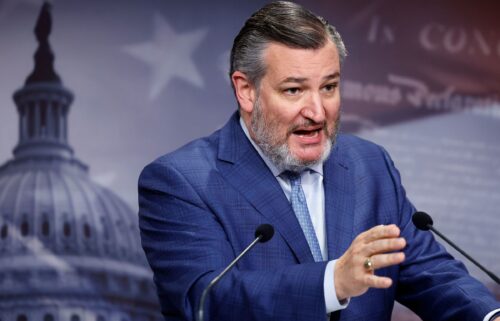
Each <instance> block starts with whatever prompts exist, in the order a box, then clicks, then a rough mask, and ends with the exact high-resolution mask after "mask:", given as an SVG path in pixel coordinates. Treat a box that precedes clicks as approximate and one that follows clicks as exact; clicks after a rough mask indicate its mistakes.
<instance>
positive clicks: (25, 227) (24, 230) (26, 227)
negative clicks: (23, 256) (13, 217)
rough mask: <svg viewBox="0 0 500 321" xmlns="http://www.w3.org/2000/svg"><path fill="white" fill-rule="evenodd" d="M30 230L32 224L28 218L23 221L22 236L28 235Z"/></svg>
mask: <svg viewBox="0 0 500 321" xmlns="http://www.w3.org/2000/svg"><path fill="white" fill-rule="evenodd" d="M29 232H30V224H29V223H28V221H27V220H26V219H24V220H23V222H22V223H21V235H22V236H27V235H28V234H29Z"/></svg>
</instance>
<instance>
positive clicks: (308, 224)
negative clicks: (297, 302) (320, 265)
mask: <svg viewBox="0 0 500 321" xmlns="http://www.w3.org/2000/svg"><path fill="white" fill-rule="evenodd" d="M283 175H284V176H285V177H286V178H288V180H289V181H290V184H291V186H292V194H291V195H290V202H291V203H292V208H293V211H294V212H295V216H296V217H297V219H298V220H299V223H300V227H302V231H304V235H305V236H306V240H307V243H308V244H309V248H310V249H311V252H312V255H313V257H314V261H316V262H321V261H323V256H322V255H321V249H320V247H319V243H318V239H317V237H316V233H315V232H314V227H313V225H312V221H311V215H309V210H308V208H307V202H306V196H305V195H304V190H303V189H302V185H301V183H300V174H298V173H295V172H291V171H286V172H284V173H283Z"/></svg>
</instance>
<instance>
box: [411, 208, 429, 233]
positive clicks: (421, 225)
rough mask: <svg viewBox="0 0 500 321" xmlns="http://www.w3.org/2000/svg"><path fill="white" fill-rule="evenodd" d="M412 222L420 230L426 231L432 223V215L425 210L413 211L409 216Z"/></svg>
mask: <svg viewBox="0 0 500 321" xmlns="http://www.w3.org/2000/svg"><path fill="white" fill-rule="evenodd" d="M411 220H412V222H413V224H415V226H416V227H417V228H418V229H419V230H422V231H428V230H429V229H430V228H431V226H432V224H433V223H434V222H433V221H432V217H431V216H430V215H429V214H427V213H425V212H415V213H414V214H413V216H412V218H411Z"/></svg>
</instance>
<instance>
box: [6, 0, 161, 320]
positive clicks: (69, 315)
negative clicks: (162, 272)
mask: <svg viewBox="0 0 500 321" xmlns="http://www.w3.org/2000/svg"><path fill="white" fill-rule="evenodd" d="M51 27H52V21H51V14H50V5H49V4H48V3H45V4H44V5H43V7H42V9H41V11H40V15H39V17H38V21H37V23H36V27H35V34H36V38H37V41H38V43H39V46H38V49H37V51H36V53H35V67H34V70H33V72H32V73H31V74H30V75H29V76H28V77H27V79H26V81H25V84H24V86H23V87H22V88H20V89H19V90H17V91H16V92H15V93H14V101H15V104H16V106H17V112H18V115H19V140H18V143H17V146H16V147H15V148H14V151H13V158H12V159H11V160H8V161H7V162H5V163H4V164H3V165H1V166H0V321H31V320H33V321H87V320H88V321H134V320H145V321H154V320H161V319H162V317H161V316H160V312H159V305H158V299H157V294H156V290H155V288H154V284H153V281H152V273H151V271H150V269H149V266H148V265H147V262H146V259H145V255H144V253H143V251H142V248H141V246H140V239H139V228H138V222H137V214H136V213H134V212H133V211H132V210H131V209H130V208H129V207H128V205H126V203H125V202H124V201H123V200H122V199H120V198H119V197H118V196H117V195H115V194H114V193H113V192H112V191H111V190H109V189H107V188H104V187H101V186H99V185H97V184H96V183H94V182H92V181H91V180H90V178H89V173H88V166H87V165H86V164H85V163H83V162H82V161H80V160H79V159H78V158H76V156H75V153H74V150H73V148H72V147H71V146H70V144H69V142H68V139H67V137H68V116H69V111H70V105H71V103H72V101H73V98H74V96H73V93H72V92H71V91H70V90H68V89H67V88H65V87H64V86H63V83H62V80H61V78H60V77H59V75H58V74H57V73H56V71H55V70H54V55H53V53H52V50H51V48H50V44H49V39H48V38H49V34H50V32H51Z"/></svg>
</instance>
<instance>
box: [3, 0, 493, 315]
mask: <svg viewBox="0 0 500 321" xmlns="http://www.w3.org/2000/svg"><path fill="white" fill-rule="evenodd" d="M299 2H300V3H302V4H304V5H305V6H306V7H308V8H309V9H311V10H312V11H314V12H316V13H318V14H320V15H322V16H324V17H325V18H326V19H327V20H328V21H329V22H330V23H332V24H333V25H335V26H336V27H337V29H338V30H339V32H340V33H341V34H342V36H343V38H344V41H345V43H346V45H347V48H348V51H349V56H348V58H347V60H346V61H345V64H344V65H343V69H342V81H341V83H342V87H341V90H342V96H343V101H342V108H343V115H342V130H343V131H348V132H353V133H357V134H358V135H360V136H363V137H365V138H367V139H369V140H372V141H375V142H377V143H379V144H381V145H383V146H384V147H385V148H386V149H388V151H389V152H390V154H391V155H392V157H393V158H394V161H395V163H396V165H397V167H398V168H399V169H400V171H401V174H402V178H403V183H404V185H405V187H406V189H407V193H408V196H409V198H410V199H411V200H412V202H413V203H414V204H415V205H416V206H417V208H418V209H420V210H424V211H427V212H428V213H430V214H431V215H432V216H433V217H434V221H435V226H436V227H437V228H438V229H440V230H441V231H442V232H444V233H445V234H446V235H448V236H449V237H450V238H451V239H452V240H454V241H456V242H457V243H458V244H460V245H461V246H462V247H463V248H464V249H465V250H466V251H468V252H470V253H471V254H472V256H473V257H474V258H476V259H477V260H479V261H480V262H482V263H484V265H486V266H487V267H488V268H489V269H491V270H492V271H493V272H495V273H497V274H500V251H499V244H500V233H499V230H500V210H499V208H500V143H499V140H500V77H499V75H500V24H499V23H498V16H497V14H498V12H500V2H498V1H477V2H475V3H474V2H470V1H456V0H442V1H413V2H408V1H405V2H403V1H397V0H386V1H383V0H377V1H369V2H367V1H342V2H340V1H338V2H337V1H327V0H314V1H307V2H306V1H299ZM264 3H266V1H260V0H259V1H256V0H252V1H249V0H248V1H233V0H225V1H224V0H218V1H188V0H184V1H161V0H122V1H102V0H86V1H77V0H66V1H53V10H52V15H53V31H52V35H51V38H50V42H51V45H52V49H53V51H54V53H55V55H56V60H55V69H56V70H57V72H58V74H59V75H60V76H61V78H62V80H63V83H64V85H65V86H66V87H67V88H69V89H71V90H72V91H73V92H74V94H75V100H74V102H73V104H72V106H71V111H70V115H69V142H70V144H71V145H72V146H73V148H74V149H75V152H76V155H77V156H78V157H79V158H80V159H82V160H83V161H84V162H85V163H87V164H88V165H89V166H90V175H91V177H92V179H93V180H94V181H96V182H97V183H99V184H101V185H103V186H105V187H107V188H109V189H110V190H112V191H114V192H115V193H117V194H118V195H119V196H120V197H121V198H122V199H123V200H125V202H126V203H128V205H129V206H130V207H131V208H132V209H133V211H135V212H136V211H137V191H136V185H137V184H136V183H137V178H138V175H139V173H140V171H141V169H142V168H143V166H144V165H145V164H147V163H148V162H150V161H151V160H153V159H154V158H156V157H157V156H159V155H161V154H163V153H166V152H169V151H172V150H174V149H175V148H177V147H179V146H181V145H183V144H185V143H187V142H188V141H190V140H192V139H194V138H197V137H199V136H204V135H208V134H210V133H211V132H212V131H214V130H216V129H217V128H219V127H220V126H222V125H223V124H224V123H225V122H226V120H227V119H228V117H229V116H230V114H231V113H232V112H233V111H234V110H235V109H236V103H235V99H234V97H233V95H232V91H231V89H230V83H229V80H228V75H227V71H228V58H229V50H230V48H231V45H232V40H233V38H234V37H235V35H236V34H237V32H238V31H239V29H240V28H241V26H242V25H243V22H244V21H245V19H246V18H247V17H248V16H249V15H250V14H251V13H253V12H254V11H255V10H257V9H258V8H259V7H261V6H262V5H263V4H264ZM40 7H41V1H37V0H3V1H0V163H4V162H6V161H7V160H8V159H10V158H12V149H13V148H14V146H15V145H16V143H17V142H18V122H19V121H18V115H17V112H16V107H15V104H14V102H13V100H12V95H13V92H14V91H15V90H17V89H19V88H20V87H22V86H23V84H24V81H25V79H26V77H27V76H28V74H29V73H30V72H31V71H32V69H33V58H32V56H33V54H34V52H35V50H36V48H37V42H36V40H35V37H34V34H33V28H34V25H35V22H36V18H37V16H38V12H39V9H40ZM0 201H1V199H0ZM450 251H451V253H452V254H453V255H454V256H457V257H459V258H462V257H461V255H459V254H457V252H455V251H453V250H450ZM466 265H467V266H468V267H469V268H470V270H471V272H472V274H473V275H474V276H476V277H477V278H479V279H480V280H481V281H483V282H484V283H485V284H486V285H487V286H488V287H490V288H491V289H492V290H493V291H495V292H496V295H497V298H498V297H499V296H500V289H499V287H494V286H493V284H492V283H491V282H490V281H489V279H488V278H487V277H485V275H484V274H482V273H481V272H480V271H479V270H477V269H475V268H473V267H471V266H470V265H469V264H468V263H466ZM398 311H399V310H398ZM394 319H398V320H414V317H412V316H411V313H409V312H405V311H404V310H401V311H399V312H398V313H397V314H396V315H395V317H394Z"/></svg>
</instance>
